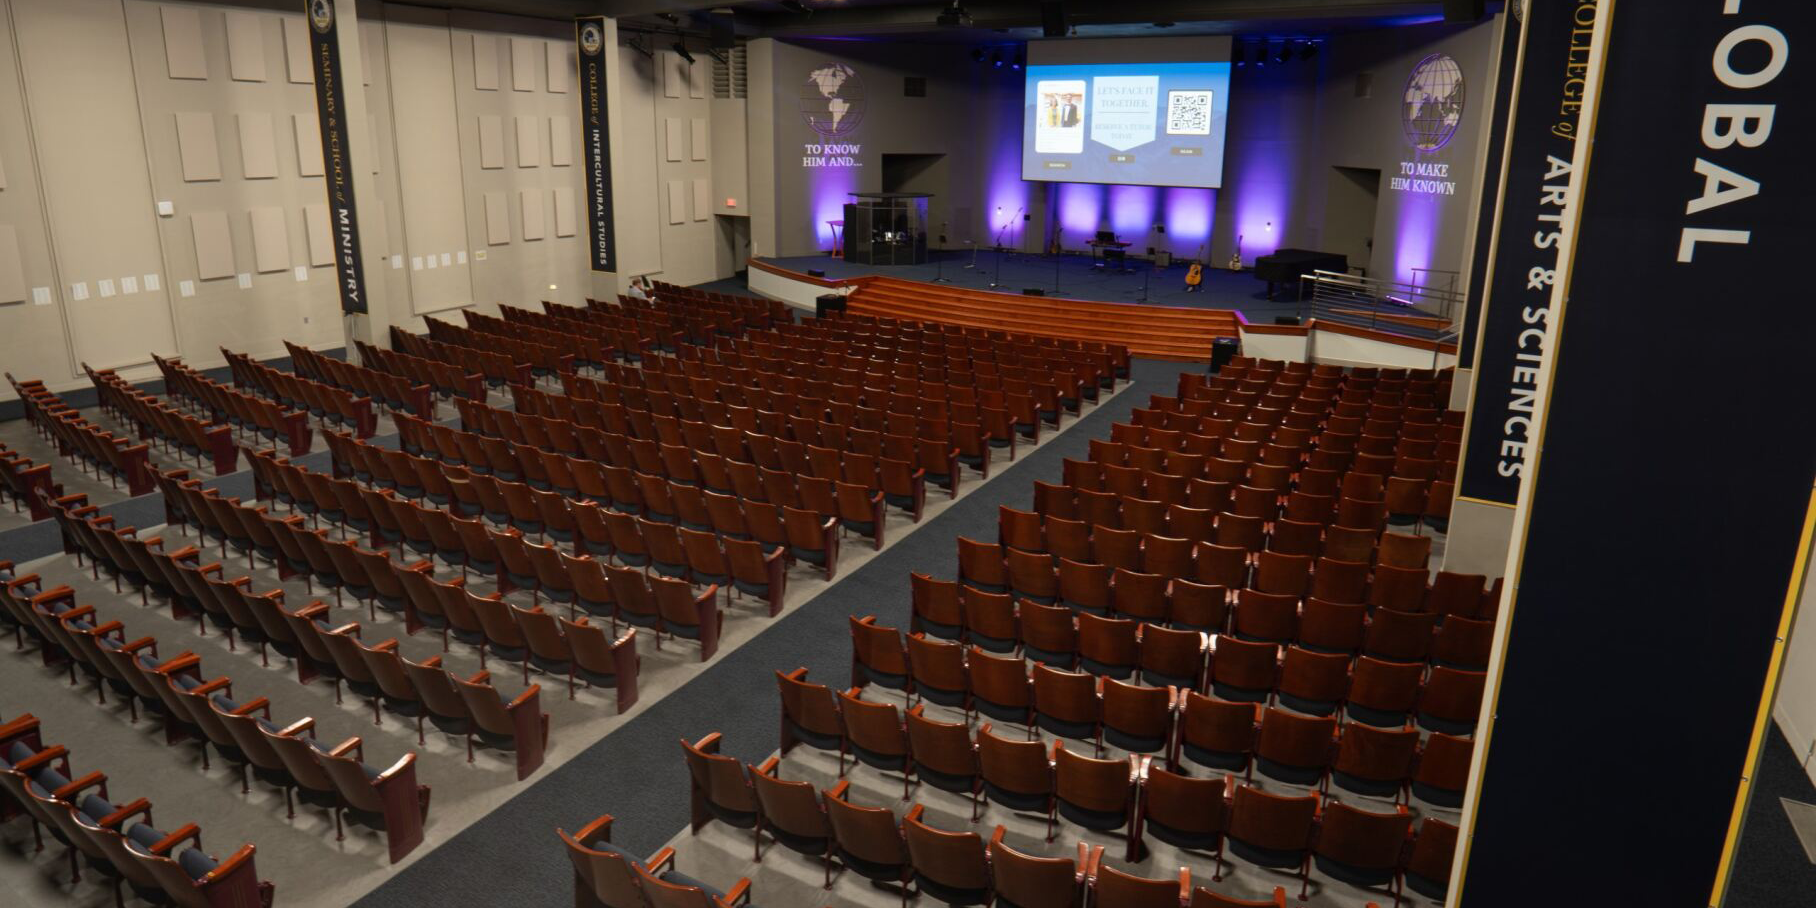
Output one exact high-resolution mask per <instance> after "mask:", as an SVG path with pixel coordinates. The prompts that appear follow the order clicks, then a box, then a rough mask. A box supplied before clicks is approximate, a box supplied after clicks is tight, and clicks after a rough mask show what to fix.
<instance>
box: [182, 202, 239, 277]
mask: <svg viewBox="0 0 1816 908" xmlns="http://www.w3.org/2000/svg"><path fill="white" fill-rule="evenodd" d="M189 232H190V234H191V235H192V236H193V237H194V239H195V269H196V277H199V278H201V279H202V280H205V281H211V280H214V279H216V278H223V277H232V276H233V269H234V262H233V234H232V232H231V231H230V230H228V228H227V212H225V211H198V212H196V213H195V214H192V215H190V216H189Z"/></svg>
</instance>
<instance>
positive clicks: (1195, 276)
mask: <svg viewBox="0 0 1816 908" xmlns="http://www.w3.org/2000/svg"><path fill="white" fill-rule="evenodd" d="M1203 284H1204V245H1203V244H1200V245H1199V246H1198V255H1197V256H1195V257H1193V259H1192V267H1190V268H1187V269H1186V270H1185V292H1187V293H1192V292H1194V291H1197V290H1198V289H1200V287H1201V286H1202V285H1203Z"/></svg>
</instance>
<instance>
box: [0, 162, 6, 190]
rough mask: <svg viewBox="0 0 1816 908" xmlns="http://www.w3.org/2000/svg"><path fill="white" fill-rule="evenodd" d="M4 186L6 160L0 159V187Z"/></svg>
mask: <svg viewBox="0 0 1816 908" xmlns="http://www.w3.org/2000/svg"><path fill="white" fill-rule="evenodd" d="M5 188H6V161H5V159H0V189H5Z"/></svg>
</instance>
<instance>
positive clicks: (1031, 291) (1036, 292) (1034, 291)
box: [1022, 287, 1047, 296]
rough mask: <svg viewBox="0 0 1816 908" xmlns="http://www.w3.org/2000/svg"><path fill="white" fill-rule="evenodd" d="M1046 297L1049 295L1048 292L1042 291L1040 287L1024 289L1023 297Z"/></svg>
mask: <svg viewBox="0 0 1816 908" xmlns="http://www.w3.org/2000/svg"><path fill="white" fill-rule="evenodd" d="M1046 295H1047V291H1045V290H1042V289H1040V288H1039V287H1023V288H1022V296H1046Z"/></svg>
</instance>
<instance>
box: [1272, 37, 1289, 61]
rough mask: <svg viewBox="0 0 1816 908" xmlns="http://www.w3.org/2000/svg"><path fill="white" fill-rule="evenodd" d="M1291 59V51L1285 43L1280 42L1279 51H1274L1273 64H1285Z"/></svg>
mask: <svg viewBox="0 0 1816 908" xmlns="http://www.w3.org/2000/svg"><path fill="white" fill-rule="evenodd" d="M1292 58H1293V50H1292V48H1291V47H1290V46H1288V45H1287V43H1286V42H1285V41H1282V42H1280V49H1279V50H1277V51H1274V62H1275V63H1285V62H1286V61H1288V60H1291V59H1292Z"/></svg>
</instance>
